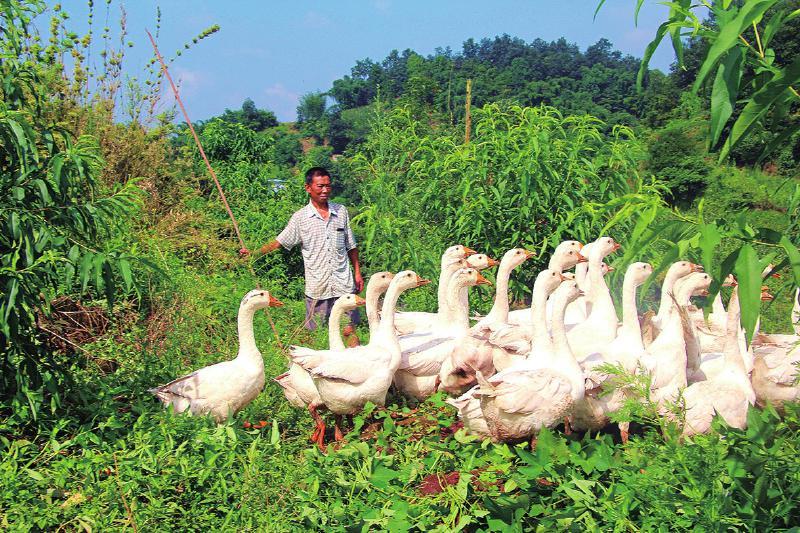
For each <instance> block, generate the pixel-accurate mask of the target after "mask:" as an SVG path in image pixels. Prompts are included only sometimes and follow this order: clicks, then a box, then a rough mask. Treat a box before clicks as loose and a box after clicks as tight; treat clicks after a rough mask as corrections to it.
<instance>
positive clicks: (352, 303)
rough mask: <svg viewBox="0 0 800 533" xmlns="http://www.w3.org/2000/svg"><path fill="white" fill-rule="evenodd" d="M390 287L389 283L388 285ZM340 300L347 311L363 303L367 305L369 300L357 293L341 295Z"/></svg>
mask: <svg viewBox="0 0 800 533" xmlns="http://www.w3.org/2000/svg"><path fill="white" fill-rule="evenodd" d="M387 287H388V285H387ZM336 301H337V303H338V302H342V303H341V306H342V309H344V310H345V311H352V310H353V309H355V308H356V307H360V306H362V305H366V303H367V301H366V300H365V299H364V298H362V297H361V296H359V295H357V294H345V295H344V296H340V297H339V299H338V300H336Z"/></svg>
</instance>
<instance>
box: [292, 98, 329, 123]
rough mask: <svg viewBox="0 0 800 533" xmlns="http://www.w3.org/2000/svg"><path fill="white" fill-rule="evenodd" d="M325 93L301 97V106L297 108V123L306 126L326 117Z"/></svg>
mask: <svg viewBox="0 0 800 533" xmlns="http://www.w3.org/2000/svg"><path fill="white" fill-rule="evenodd" d="M325 107H326V102H325V93H320V92H316V93H307V94H304V95H303V96H301V97H300V104H299V105H298V106H297V122H298V124H304V123H307V122H315V121H319V120H322V119H323V118H324V117H325Z"/></svg>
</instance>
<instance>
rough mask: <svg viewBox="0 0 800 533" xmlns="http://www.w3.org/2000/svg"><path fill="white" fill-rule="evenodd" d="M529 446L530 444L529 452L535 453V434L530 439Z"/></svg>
mask: <svg viewBox="0 0 800 533" xmlns="http://www.w3.org/2000/svg"><path fill="white" fill-rule="evenodd" d="M530 444H531V451H532V452H534V451H536V434H535V433H534V434H533V436H532V437H531V443H530Z"/></svg>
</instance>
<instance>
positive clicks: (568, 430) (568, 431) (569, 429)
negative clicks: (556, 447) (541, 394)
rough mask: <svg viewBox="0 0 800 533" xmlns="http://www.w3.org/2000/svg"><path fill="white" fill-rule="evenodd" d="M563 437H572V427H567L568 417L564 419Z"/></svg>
mask: <svg viewBox="0 0 800 533" xmlns="http://www.w3.org/2000/svg"><path fill="white" fill-rule="evenodd" d="M564 435H572V427H571V426H570V425H569V417H568V416H565V417H564Z"/></svg>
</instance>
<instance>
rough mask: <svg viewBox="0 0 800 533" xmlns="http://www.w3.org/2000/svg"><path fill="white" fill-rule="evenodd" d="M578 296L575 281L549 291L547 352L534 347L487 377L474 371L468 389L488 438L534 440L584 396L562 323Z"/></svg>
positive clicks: (500, 440) (582, 384)
mask: <svg viewBox="0 0 800 533" xmlns="http://www.w3.org/2000/svg"><path fill="white" fill-rule="evenodd" d="M554 274H556V273H554ZM556 275H558V276H559V277H560V274H556ZM579 295H580V289H578V286H577V283H576V282H575V281H565V282H563V283H562V284H561V286H560V287H559V288H558V289H557V290H556V292H555V294H554V298H556V300H555V301H556V305H555V308H554V313H553V326H552V329H553V339H552V343H553V351H552V352H549V351H548V350H543V351H541V352H538V351H537V353H536V354H535V355H532V356H531V357H530V358H529V359H528V360H525V361H522V362H520V363H518V364H516V365H514V366H513V367H511V368H509V369H507V370H505V371H503V372H499V373H497V374H495V375H494V376H491V377H489V378H484V377H483V374H481V373H480V372H478V374H477V377H478V387H477V388H476V389H475V390H474V392H473V394H474V395H475V396H478V397H480V399H481V410H482V411H483V415H484V418H485V419H486V422H487V426H488V429H489V431H490V434H491V437H492V440H494V441H496V442H505V441H515V440H522V439H527V438H531V439H532V442H531V444H533V442H535V437H536V435H537V434H538V432H539V431H540V430H541V428H543V427H554V426H556V425H557V424H559V423H561V422H562V421H563V420H564V417H566V416H567V415H568V414H569V413H570V412H571V410H572V408H573V406H574V405H575V402H577V401H580V400H581V399H582V398H583V394H584V379H583V372H581V369H580V366H579V365H578V362H577V361H576V360H575V357H574V356H573V355H572V352H571V350H570V347H569V342H568V341H567V336H566V330H565V327H564V313H565V311H566V306H567V303H568V302H570V301H572V300H574V299H575V298H577V297H578V296H579Z"/></svg>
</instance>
